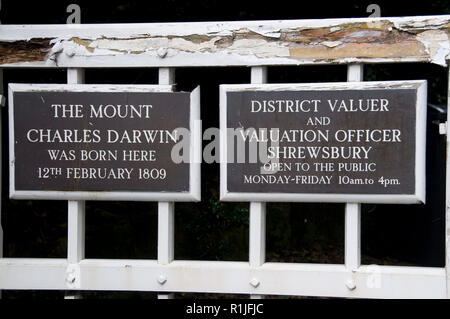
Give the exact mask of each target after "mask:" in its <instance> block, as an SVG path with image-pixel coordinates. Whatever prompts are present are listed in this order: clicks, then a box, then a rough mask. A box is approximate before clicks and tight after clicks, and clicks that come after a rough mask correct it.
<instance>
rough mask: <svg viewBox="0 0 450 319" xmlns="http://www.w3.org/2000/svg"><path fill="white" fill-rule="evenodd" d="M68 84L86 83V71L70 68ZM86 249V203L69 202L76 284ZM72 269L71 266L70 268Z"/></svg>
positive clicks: (69, 244)
mask: <svg viewBox="0 0 450 319" xmlns="http://www.w3.org/2000/svg"><path fill="white" fill-rule="evenodd" d="M67 83H68V84H82V83H84V69H81V68H76V69H74V68H69V69H67ZM84 248H85V202H84V201H68V217H67V260H68V264H69V265H75V266H74V267H75V268H74V269H71V271H74V272H75V274H71V273H70V272H69V269H68V276H73V280H74V282H70V284H74V286H76V284H77V281H79V280H80V278H79V273H78V276H77V272H76V271H75V269H76V265H77V264H78V263H79V262H80V261H81V260H82V259H84ZM69 267H71V266H69ZM64 298H65V299H79V298H81V295H80V294H79V293H77V292H72V291H71V292H68V293H67V294H66V296H65V297H64Z"/></svg>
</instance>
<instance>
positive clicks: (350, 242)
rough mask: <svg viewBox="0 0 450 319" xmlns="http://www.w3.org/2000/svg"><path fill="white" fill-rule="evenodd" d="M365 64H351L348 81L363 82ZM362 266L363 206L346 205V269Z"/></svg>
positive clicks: (351, 285) (350, 285)
mask: <svg viewBox="0 0 450 319" xmlns="http://www.w3.org/2000/svg"><path fill="white" fill-rule="evenodd" d="M363 70H364V66H363V64H349V65H348V67H347V81H348V82H360V81H363ZM360 265H361V204H360V203H346V204H345V267H346V268H347V270H348V271H349V272H350V273H351V272H353V271H355V270H357V269H358V268H359V266H360ZM352 277H353V276H350V278H349V279H348V281H347V282H346V283H345V284H346V286H347V288H348V289H349V290H354V289H355V288H356V284H355V282H354V280H353V278H352Z"/></svg>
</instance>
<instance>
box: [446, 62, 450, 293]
mask: <svg viewBox="0 0 450 319" xmlns="http://www.w3.org/2000/svg"><path fill="white" fill-rule="evenodd" d="M447 85H448V90H447V125H446V127H447V159H446V160H447V163H446V164H447V165H446V166H447V167H446V174H447V176H446V183H445V184H446V185H445V194H446V196H445V197H446V198H445V202H446V205H445V272H446V274H447V299H450V157H449V152H450V150H449V146H450V134H449V129H448V127H449V125H450V68H449V69H448V83H447Z"/></svg>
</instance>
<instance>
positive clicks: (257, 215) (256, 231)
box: [249, 66, 267, 299]
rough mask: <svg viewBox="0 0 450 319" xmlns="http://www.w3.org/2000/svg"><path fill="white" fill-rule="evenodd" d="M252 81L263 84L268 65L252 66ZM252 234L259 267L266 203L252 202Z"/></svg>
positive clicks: (254, 282) (263, 249) (255, 283)
mask: <svg viewBox="0 0 450 319" xmlns="http://www.w3.org/2000/svg"><path fill="white" fill-rule="evenodd" d="M250 80H251V83H252V84H263V83H266V82H267V67H262V66H255V67H252V68H251V79H250ZM249 219H250V222H249V224H250V226H249V228H250V235H249V241H250V243H249V262H250V266H254V267H258V266H261V265H263V264H264V262H265V259H266V203H265V202H251V203H250V216H249ZM251 280H252V282H251V284H252V285H253V286H254V287H255V288H257V286H259V280H258V278H252V279H251ZM250 298H251V299H262V298H263V296H262V295H250Z"/></svg>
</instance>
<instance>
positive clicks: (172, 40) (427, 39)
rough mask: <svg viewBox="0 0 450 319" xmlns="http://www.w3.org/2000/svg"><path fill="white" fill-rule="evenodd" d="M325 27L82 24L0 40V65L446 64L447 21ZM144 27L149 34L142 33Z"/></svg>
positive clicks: (384, 20)
mask: <svg viewBox="0 0 450 319" xmlns="http://www.w3.org/2000/svg"><path fill="white" fill-rule="evenodd" d="M361 20H362V21H361ZM298 21H299V22H301V20H298ZM310 21H313V22H314V21H319V22H321V20H310ZM324 21H325V20H324ZM325 22H326V21H325ZM325 22H321V23H318V24H317V23H311V26H307V25H306V26H305V23H299V24H301V25H300V26H298V27H296V26H295V21H294V22H292V21H291V22H289V25H288V26H284V25H283V23H284V21H278V23H277V24H271V23H269V22H267V21H259V22H255V21H253V22H252V23H249V24H246V23H245V22H241V23H240V25H239V23H226V22H223V23H209V24H208V25H207V27H206V28H203V29H202V33H200V32H198V31H199V30H198V29H199V28H198V25H193V24H189V23H179V24H175V31H173V30H172V29H173V27H174V24H171V27H172V29H171V30H172V31H170V32H168V33H165V32H162V31H161V29H157V30H156V31H152V27H153V26H154V25H151V24H147V25H140V27H139V28H138V29H137V30H136V31H137V32H136V33H129V34H125V35H124V34H123V33H121V34H119V33H118V35H117V36H115V35H111V34H105V35H101V36H98V35H96V36H92V35H91V34H90V32H89V29H88V28H89V27H91V26H87V25H86V26H83V27H86V31H85V32H84V33H85V34H81V35H71V34H70V32H67V35H65V36H64V37H61V36H59V37H55V38H45V39H42V38H31V39H27V40H18V41H2V40H1V36H0V65H2V64H3V65H6V66H9V65H12V66H14V65H20V64H21V63H32V62H40V63H41V64H45V65H46V66H72V64H71V63H74V62H73V61H75V60H76V59H78V60H77V61H80V59H84V60H85V61H89V60H92V61H99V59H101V58H104V59H109V60H105V61H106V62H105V63H106V64H108V63H109V64H112V63H113V61H114V58H117V59H122V60H123V59H127V58H131V59H137V60H136V63H137V64H139V65H144V66H160V65H165V66H167V65H171V64H172V65H173V66H177V65H181V64H182V61H181V59H183V58H184V59H185V58H190V59H193V60H195V62H196V64H195V65H197V66H201V65H205V66H214V65H236V64H241V65H245V63H248V65H257V64H260V65H277V64H280V65H281V64H285V65H292V64H308V63H310V64H312V63H348V62H364V63H370V62H373V63H375V62H386V61H393V62H401V61H406V62H430V63H435V64H439V65H442V66H446V65H447V59H448V58H449V53H450V45H449V31H450V17H449V16H438V17H431V18H427V17H409V18H407V19H400V20H399V19H397V20H396V19H395V18H391V19H390V18H382V19H358V20H357V21H356V22H352V19H339V20H333V22H330V24H329V25H326V23H325ZM286 23H287V22H286ZM293 24H294V25H293ZM177 25H178V26H179V31H177V30H178V29H177V28H176V26H177ZM116 26H117V25H116ZM118 26H119V27H120V25H118ZM146 26H148V30H149V31H148V32H142V30H143V29H146V28H145V27H146ZM192 26H195V27H192ZM56 27H58V28H59V27H61V28H64V26H56ZM1 28H4V26H0V30H1ZM92 28H95V25H92ZM190 29H192V32H189V30H190ZM78 33H80V32H78ZM110 33H114V32H110ZM111 58H112V59H111ZM71 59H72V60H71ZM227 61H230V62H229V63H228V62H227ZM78 63H80V62H78ZM128 63H131V62H128ZM227 63H228V64H227ZM53 64H54V65H53Z"/></svg>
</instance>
